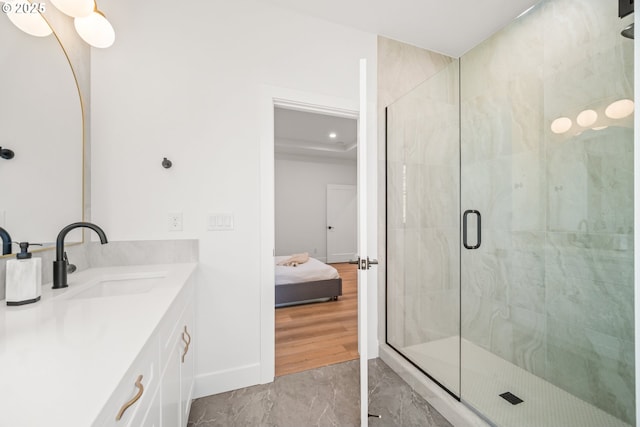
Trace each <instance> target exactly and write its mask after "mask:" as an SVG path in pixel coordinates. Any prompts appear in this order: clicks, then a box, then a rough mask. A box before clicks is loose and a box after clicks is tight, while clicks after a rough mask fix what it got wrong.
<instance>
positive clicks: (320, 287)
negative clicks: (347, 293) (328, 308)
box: [276, 277, 342, 305]
mask: <svg viewBox="0 0 640 427" xmlns="http://www.w3.org/2000/svg"><path fill="white" fill-rule="evenodd" d="M341 295H342V278H340V277H339V278H337V279H329V280H317V281H315V282H303V283H290V284H286V285H276V305H278V304H290V303H294V302H303V301H307V300H313V299H318V298H331V299H332V300H334V301H337V300H338V297H339V296H341Z"/></svg>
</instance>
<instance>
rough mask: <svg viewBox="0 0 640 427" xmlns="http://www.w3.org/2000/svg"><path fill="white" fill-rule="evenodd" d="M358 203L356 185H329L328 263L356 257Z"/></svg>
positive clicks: (345, 260)
mask: <svg viewBox="0 0 640 427" xmlns="http://www.w3.org/2000/svg"><path fill="white" fill-rule="evenodd" d="M357 216H358V203H357V199H356V186H355V185H336V184H329V185H327V263H332V262H347V261H349V260H351V259H353V258H354V257H355V254H356V252H357V251H358V243H357V235H358V233H357V229H356V227H357Z"/></svg>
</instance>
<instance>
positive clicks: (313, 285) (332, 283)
mask: <svg viewBox="0 0 640 427" xmlns="http://www.w3.org/2000/svg"><path fill="white" fill-rule="evenodd" d="M289 258H290V257H289V256H277V257H275V264H276V265H275V270H276V271H275V273H276V306H282V305H284V304H286V305H289V304H292V303H303V302H310V301H311V300H316V299H320V298H330V299H333V300H337V299H338V297H339V296H340V295H342V279H341V278H340V275H339V274H338V270H336V269H335V268H333V267H331V266H330V265H327V264H325V263H323V262H322V261H318V260H317V259H315V258H311V257H309V259H308V261H306V262H304V263H301V264H297V265H296V266H295V267H293V266H284V265H278V264H281V263H283V262H285V261H286V260H287V259H289Z"/></svg>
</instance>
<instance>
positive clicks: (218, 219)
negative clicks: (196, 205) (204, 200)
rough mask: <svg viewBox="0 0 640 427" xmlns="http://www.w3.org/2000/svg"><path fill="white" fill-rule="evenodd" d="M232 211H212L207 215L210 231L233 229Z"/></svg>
mask: <svg viewBox="0 0 640 427" xmlns="http://www.w3.org/2000/svg"><path fill="white" fill-rule="evenodd" d="M233 223H234V220H233V214H232V213H228V212H227V213H210V214H209V215H207V230H209V231H231V230H233V229H234V226H233Z"/></svg>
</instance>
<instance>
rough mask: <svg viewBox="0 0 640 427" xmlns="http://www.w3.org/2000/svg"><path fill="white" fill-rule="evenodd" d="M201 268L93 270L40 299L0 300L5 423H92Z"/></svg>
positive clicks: (1, 415) (46, 288)
mask: <svg viewBox="0 0 640 427" xmlns="http://www.w3.org/2000/svg"><path fill="white" fill-rule="evenodd" d="M196 265H197V264H196V263H185V264H160V265H146V266H127V267H108V268H94V269H89V270H85V271H82V272H79V273H75V274H72V275H69V287H68V288H65V289H60V290H55V291H54V290H52V289H51V283H48V284H45V285H43V289H42V300H41V301H39V302H37V303H34V304H29V305H25V306H20V307H7V306H6V305H5V301H0V304H1V307H0V384H1V385H0V427H32V426H33V427H42V426H50V427H58V426H60V427H62V426H64V427H74V426H78V427H87V426H90V425H91V424H92V423H93V421H94V419H95V417H96V416H97V415H98V414H99V413H100V410H101V409H102V407H103V406H104V405H105V404H106V402H107V401H108V399H109V397H110V396H111V394H112V393H113V391H114V390H115V388H116V387H117V385H118V384H119V382H120V381H121V380H122V377H123V375H124V374H125V373H126V371H127V369H128V368H129V366H130V365H131V364H132V363H133V362H134V360H135V358H136V357H137V356H138V354H139V353H140V351H141V350H142V348H143V347H144V345H145V344H146V343H147V341H148V340H149V338H150V337H151V336H152V335H153V333H154V331H155V329H156V328H157V326H158V324H159V323H160V321H161V320H162V318H163V316H164V315H165V313H166V312H167V310H168V309H169V307H170V306H171V304H172V302H173V301H174V300H175V298H176V296H177V295H178V294H179V292H180V290H181V289H182V288H183V286H184V285H185V283H187V281H188V279H189V277H190V276H191V275H192V274H193V272H194V270H195V268H196ZM125 279H128V280H131V279H133V281H139V284H140V285H139V286H140V287H139V290H140V291H139V292H138V290H136V288H137V283H136V286H134V287H132V288H131V289H133V292H132V293H127V292H126V291H124V292H123V291H122V289H123V286H120V284H122V285H126V284H125V283H124V280H125ZM107 281H108V283H111V284H113V283H115V284H116V285H117V286H116V287H114V288H112V289H116V291H117V292H116V293H115V294H114V295H115V296H110V295H111V294H110V293H109V292H106V293H104V292H103V293H102V294H98V290H99V286H96V285H100V282H107ZM103 284H104V283H103ZM92 287H93V288H92ZM90 288H92V289H91V290H90Z"/></svg>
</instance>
